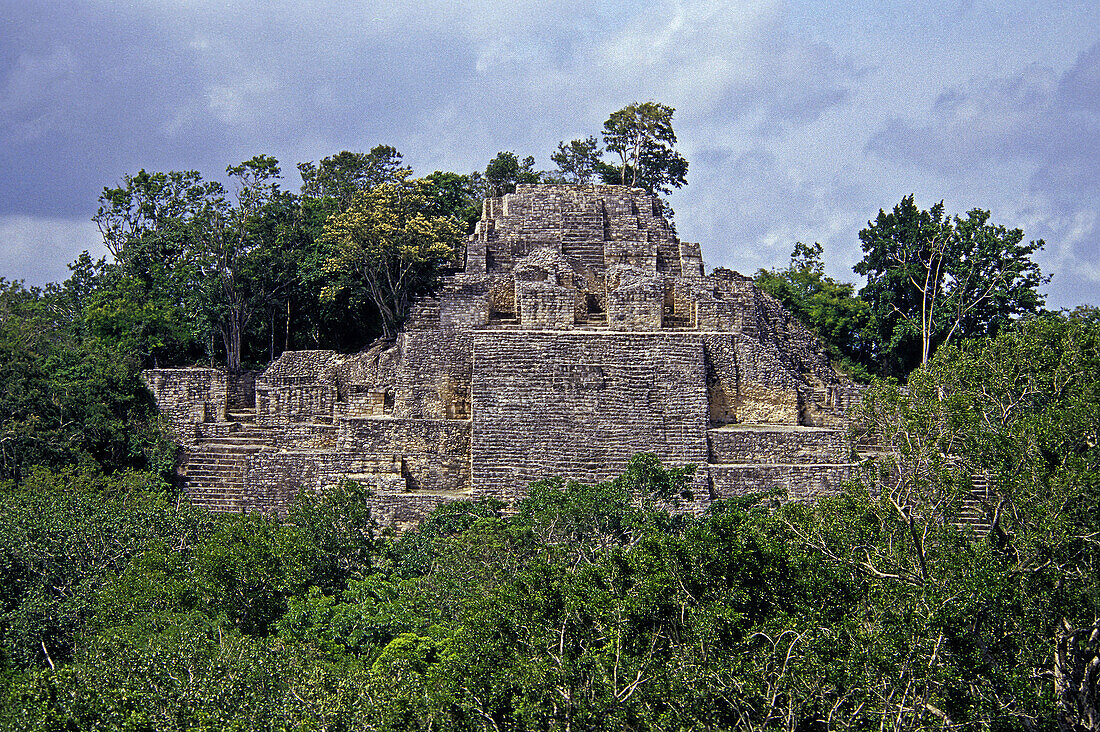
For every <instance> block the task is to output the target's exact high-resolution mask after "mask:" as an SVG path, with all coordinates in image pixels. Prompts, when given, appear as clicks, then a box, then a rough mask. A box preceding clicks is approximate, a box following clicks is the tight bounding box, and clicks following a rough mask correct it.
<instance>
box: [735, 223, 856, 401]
mask: <svg viewBox="0 0 1100 732" xmlns="http://www.w3.org/2000/svg"><path fill="white" fill-rule="evenodd" d="M821 253H822V246H821V245H820V244H818V243H814V244H812V245H806V244H803V243H802V242H797V243H795V245H794V251H792V252H791V261H790V264H788V265H787V267H786V268H784V269H781V270H779V269H772V270H764V269H761V270H759V271H758V272H757V273H756V276H755V277H754V278H753V279H754V280H755V282H756V284H757V286H759V287H760V288H761V289H762V290H764V291H765V292H767V293H768V294H769V295H771V296H773V297H775V298H776V299H777V300H779V301H780V302H781V303H783V306H784V307H785V308H787V310H789V311H790V312H791V313H792V314H793V315H794V316H795V317H796V318H798V319H799V320H800V321H801V322H802V323H803V324H804V325H806V326H807V327H809V328H810V329H811V330H813V331H814V332H815V333H817V335H818V336H820V337H821V339H822V340H823V341H824V342H825V344H826V346H827V347H828V349H829V355H830V357H831V358H832V359H833V360H834V361H835V362H837V363H839V364H840V366H841V367H842V368H843V369H844V370H845V371H846V372H848V374H849V375H851V376H852V377H853V378H855V379H856V380H858V381H861V382H866V381H868V380H869V379H870V372H869V369H870V368H871V367H873V363H872V359H871V356H872V354H871V353H870V349H869V348H868V343H867V336H866V333H865V330H866V328H867V326H868V323H869V320H870V308H869V307H868V305H867V303H866V302H864V301H863V300H861V299H859V298H858V297H856V296H855V286H854V285H852V284H850V283H847V282H839V281H837V280H835V279H833V278H832V277H829V276H827V275H826V274H825V265H824V264H823V263H822V261H821Z"/></svg>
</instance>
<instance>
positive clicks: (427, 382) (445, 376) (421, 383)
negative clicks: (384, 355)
mask: <svg viewBox="0 0 1100 732" xmlns="http://www.w3.org/2000/svg"><path fill="white" fill-rule="evenodd" d="M474 332H476V331H469V330H437V331H409V332H406V333H403V334H402V335H401V336H399V337H398V339H397V347H398V349H399V351H400V360H399V361H398V363H397V364H396V365H397V369H396V371H395V373H394V375H393V392H394V397H393V416H394V417H411V418H418V419H444V418H464V414H463V412H464V411H468V410H467V408H465V407H463V406H462V405H463V404H468V402H469V384H470V371H471V363H470V344H471V341H472V338H473V333H474ZM456 402H457V404H456Z"/></svg>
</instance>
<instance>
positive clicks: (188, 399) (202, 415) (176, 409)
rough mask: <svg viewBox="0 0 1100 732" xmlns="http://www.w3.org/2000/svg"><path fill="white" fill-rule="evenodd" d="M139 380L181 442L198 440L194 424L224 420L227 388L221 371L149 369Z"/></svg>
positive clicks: (224, 375) (186, 442) (187, 442)
mask: <svg viewBox="0 0 1100 732" xmlns="http://www.w3.org/2000/svg"><path fill="white" fill-rule="evenodd" d="M141 378H142V380H143V381H144V382H145V385H146V386H147V387H149V391H151V392H152V393H153V398H154V399H155V400H156V402H157V407H159V408H160V411H161V412H162V413H163V414H164V415H165V416H166V417H168V421H169V423H170V424H171V425H172V433H173V434H174V435H175V437H176V439H178V440H179V441H180V442H182V443H184V444H189V443H192V442H194V441H195V440H196V439H197V438H198V437H199V433H198V428H197V425H199V424H201V423H203V422H224V421H225V410H226V403H227V401H228V388H227V380H226V374H225V372H224V371H218V370H217V369H203V368H193V369H150V370H148V371H143V372H142V373H141Z"/></svg>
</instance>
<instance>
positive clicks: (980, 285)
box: [854, 195, 1049, 376]
mask: <svg viewBox="0 0 1100 732" xmlns="http://www.w3.org/2000/svg"><path fill="white" fill-rule="evenodd" d="M859 238H860V240H861V241H862V243H863V251H864V257H863V260H862V261H860V262H859V263H857V264H856V265H855V267H854V269H855V271H856V272H857V273H858V274H861V275H865V276H866V277H867V285H866V287H864V288H863V289H862V290H861V291H860V297H861V298H862V299H863V300H865V301H867V303H868V304H869V305H870V307H871V321H872V322H871V326H872V328H873V330H874V332H875V335H876V341H877V343H876V347H877V353H876V358H877V359H878V361H879V363H880V368H879V371H880V373H883V374H886V375H892V376H904V375H905V374H907V373H909V371H911V370H912V369H913V368H914V367H915V366H916V365H917V364H918V363H926V362H927V361H928V359H929V358H930V357H931V355H932V353H933V352H934V351H935V349H936V348H938V347H939V346H940V345H941V344H943V343H947V342H950V341H951V340H953V339H959V338H971V337H975V336H984V335H995V334H996V332H997V331H998V329H999V328H1001V327H1003V326H1004V325H1005V324H1006V323H1008V322H1009V321H1010V319H1011V318H1013V317H1017V316H1021V315H1027V314H1034V313H1037V312H1038V311H1039V309H1040V308H1041V307H1042V305H1043V298H1042V296H1041V295H1040V294H1039V292H1038V288H1039V287H1040V286H1042V285H1043V284H1044V283H1045V282H1047V281H1048V280H1049V278H1044V277H1043V276H1042V273H1041V272H1040V271H1039V267H1038V265H1036V264H1035V263H1034V262H1033V261H1032V259H1031V257H1032V255H1033V254H1034V253H1035V252H1037V251H1038V250H1040V249H1042V247H1043V241H1042V240H1039V241H1033V242H1031V243H1029V244H1024V243H1023V231H1021V230H1020V229H1011V230H1009V229H1007V228H1006V227H1004V226H1000V225H994V224H990V223H989V212H988V211H982V210H980V209H974V210H973V211H970V212H969V213H968V214H967V216H966V218H965V219H963V218H960V217H959V216H954V217H948V216H946V215H945V213H944V209H943V202H942V201H941V202H940V203H938V204H936V205H934V206H933V207H932V208H931V209H929V210H927V211H923V210H920V209H918V208H917V207H916V205H915V204H914V203H913V196H912V195H909V196H906V197H905V198H903V199H902V200H901V203H899V204H898V205H896V206H895V207H894V210H893V211H892V212H890V213H886V212H884V211H881V210H880V211H879V214H878V218H877V219H876V220H875V221H874V222H873V223H872V222H869V223H868V228H866V229H864V230H862V231H861V232H860V233H859Z"/></svg>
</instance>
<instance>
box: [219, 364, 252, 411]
mask: <svg viewBox="0 0 1100 732" xmlns="http://www.w3.org/2000/svg"><path fill="white" fill-rule="evenodd" d="M226 389H227V394H226V404H227V406H228V408H229V409H252V408H253V407H255V406H256V373H255V372H254V371H245V372H243V373H240V374H229V375H228V377H227V379H226Z"/></svg>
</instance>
